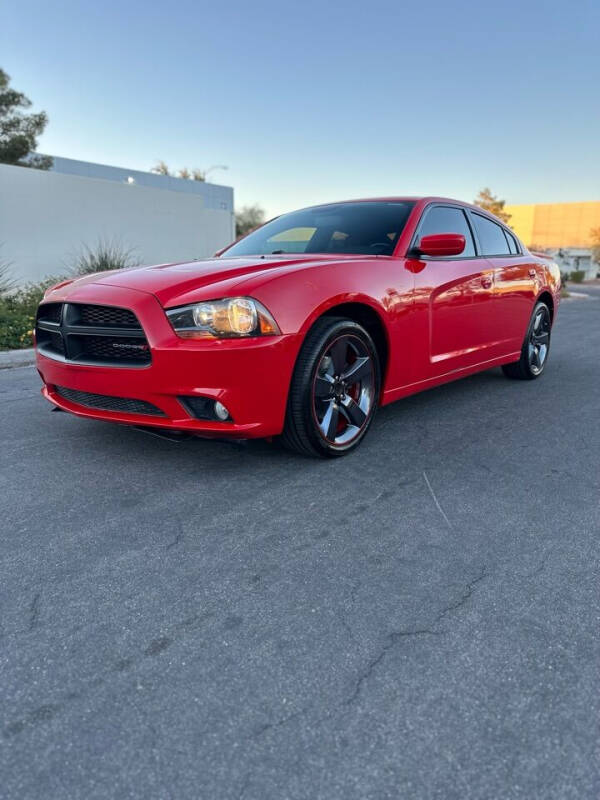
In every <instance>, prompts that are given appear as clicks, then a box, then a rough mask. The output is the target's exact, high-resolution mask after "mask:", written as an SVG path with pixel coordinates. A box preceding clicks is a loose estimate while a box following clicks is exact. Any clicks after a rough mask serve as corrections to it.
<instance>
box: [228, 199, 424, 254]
mask: <svg viewBox="0 0 600 800" xmlns="http://www.w3.org/2000/svg"><path fill="white" fill-rule="evenodd" d="M413 206H414V203H412V202H399V201H398V202H389V203H378V202H373V203H338V204H336V205H328V206H317V207H315V208H306V209H304V210H302V211H293V212H292V213H291V214H284V215H283V216H281V217H278V218H277V219H274V220H272V221H271V222H267V224H266V225H263V226H262V228H259V229H258V230H256V231H254V232H253V233H250V234H249V235H248V236H246V237H245V238H244V239H240V241H239V242H236V243H235V244H234V245H232V246H231V247H230V248H229V249H228V250H226V251H225V252H224V253H223V256H227V257H229V256H247V255H270V254H278V253H342V254H351V255H352V254H355V255H385V256H391V255H392V253H393V252H394V248H395V246H396V243H397V241H398V238H399V236H400V234H401V233H402V231H403V230H404V226H405V225H406V221H407V219H408V215H409V214H410V212H411V210H412V208H413Z"/></svg>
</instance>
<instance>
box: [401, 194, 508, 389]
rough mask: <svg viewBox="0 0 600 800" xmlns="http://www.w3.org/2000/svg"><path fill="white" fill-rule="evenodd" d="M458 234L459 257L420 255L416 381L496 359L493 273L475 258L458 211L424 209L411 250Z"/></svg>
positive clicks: (482, 260) (449, 207) (486, 263)
mask: <svg viewBox="0 0 600 800" xmlns="http://www.w3.org/2000/svg"><path fill="white" fill-rule="evenodd" d="M440 233H460V234H462V235H463V236H464V237H465V249H464V250H463V252H462V253H461V254H460V255H458V256H452V257H447V256H443V257H429V256H419V258H418V264H419V267H418V269H416V268H415V269H413V270H412V271H413V272H414V273H415V312H416V314H415V316H416V322H417V327H418V331H419V334H420V337H421V341H422V342H423V343H424V344H425V343H426V346H422V347H418V348H417V352H418V353H419V354H420V356H419V359H418V362H419V363H417V364H416V365H415V366H416V372H417V374H416V375H415V381H420V380H427V379H429V378H435V377H439V376H442V375H446V374H449V373H452V372H454V371H456V370H460V369H464V368H468V367H472V366H475V365H476V364H481V363H483V362H485V361H486V360H489V359H491V358H493V357H494V355H496V349H497V346H498V339H499V338H501V337H500V331H499V319H498V315H497V313H495V312H496V307H495V304H494V270H493V268H492V266H491V265H490V263H489V261H488V260H487V259H486V258H484V257H483V256H481V255H479V254H478V253H477V249H476V246H475V241H474V237H473V233H472V231H471V226H470V223H469V220H468V219H467V215H466V214H465V211H464V210H463V209H462V208H461V207H460V206H452V205H445V204H437V203H436V204H433V205H431V206H428V207H427V209H426V210H425V212H424V214H423V217H422V218H421V221H420V222H419V225H418V227H417V231H416V234H415V239H414V241H413V246H417V245H418V242H419V240H420V239H421V237H422V236H428V235H430V234H440Z"/></svg>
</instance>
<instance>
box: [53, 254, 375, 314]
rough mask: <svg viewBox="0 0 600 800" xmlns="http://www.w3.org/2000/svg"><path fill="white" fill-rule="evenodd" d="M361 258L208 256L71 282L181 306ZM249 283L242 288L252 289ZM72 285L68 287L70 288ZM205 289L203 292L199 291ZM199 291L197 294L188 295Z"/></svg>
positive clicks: (73, 285) (249, 290)
mask: <svg viewBox="0 0 600 800" xmlns="http://www.w3.org/2000/svg"><path fill="white" fill-rule="evenodd" d="M357 258H362V259H364V256H362V257H360V256H341V257H340V256H339V255H337V254H336V255H335V256H327V255H322V256H321V255H314V254H311V255H310V256H307V255H293V256H290V255H288V256H280V255H277V256H264V257H263V256H237V257H235V258H226V257H222V258H207V259H201V260H198V261H188V262H183V263H177V264H158V265H156V266H151V267H134V268H132V269H124V270H114V271H110V272H100V273H96V274H95V275H89V276H86V277H84V278H79V279H77V280H76V281H74V282H73V283H72V284H71V286H72V287H73V289H75V288H77V287H80V286H82V285H87V284H90V283H96V284H102V285H108V286H118V287H120V288H124V289H135V290H137V291H142V292H148V293H150V294H153V295H155V297H156V298H157V299H158V300H159V302H160V303H161V304H162V305H163V306H174V305H183V304H185V303H186V302H193V301H194V300H195V299H215V298H216V297H218V296H223V295H222V293H230V292H232V291H237V290H236V287H237V286H239V285H241V284H243V283H247V282H248V279H251V278H256V279H257V283H260V282H262V279H264V278H268V277H271V276H272V274H273V273H274V272H276V273H281V272H284V271H288V270H290V269H297V268H306V267H310V266H315V267H316V266H319V265H322V264H323V263H326V262H334V261H340V260H344V261H346V260H348V259H350V260H354V259H357ZM252 285H254V284H252V283H251V282H250V283H249V284H248V285H247V286H245V287H244V291H247V292H251V290H252ZM70 288H71V287H69V289H70ZM203 289H206V291H202V290H203ZM194 293H199V295H200V296H199V297H198V298H196V297H190V295H192V294H194Z"/></svg>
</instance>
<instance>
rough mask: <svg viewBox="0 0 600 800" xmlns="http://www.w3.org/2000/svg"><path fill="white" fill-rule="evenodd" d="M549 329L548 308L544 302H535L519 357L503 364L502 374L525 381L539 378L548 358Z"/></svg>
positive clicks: (550, 323) (550, 326)
mask: <svg viewBox="0 0 600 800" xmlns="http://www.w3.org/2000/svg"><path fill="white" fill-rule="evenodd" d="M551 331H552V320H551V317H550V309H549V308H548V306H547V305H546V304H545V303H541V302H540V303H536V305H535V308H534V309H533V314H532V315H531V321H530V322H529V327H528V329H527V334H526V336H525V341H524V342H523V347H522V348H521V358H520V359H519V360H518V361H515V362H514V363H513V364H505V365H504V366H503V367H502V370H503V372H504V374H505V375H506V376H507V377H509V378H517V379H520V380H525V381H531V380H534V379H535V378H539V376H540V375H541V374H542V372H543V371H544V367H545V366H546V362H547V360H548V353H549V351H550V334H551Z"/></svg>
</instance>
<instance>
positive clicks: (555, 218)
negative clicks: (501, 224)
mask: <svg viewBox="0 0 600 800" xmlns="http://www.w3.org/2000/svg"><path fill="white" fill-rule="evenodd" d="M506 212H507V213H508V214H510V215H511V218H510V221H509V225H510V226H511V227H512V228H513V229H514V231H515V233H516V234H517V235H518V236H519V237H520V238H521V239H522V240H523V242H525V244H526V245H527V247H529V248H530V249H533V250H540V251H544V252H546V253H548V254H550V255H552V257H553V259H554V260H555V261H556V262H557V263H558V265H559V266H560V268H561V270H562V271H563V272H573V271H574V270H583V271H584V272H585V279H586V280H588V279H590V278H595V277H596V274H597V273H598V271H599V270H600V265H599V264H597V263H595V262H593V261H592V253H591V244H592V240H591V230H592V229H593V228H600V202H598V203H540V204H536V205H515V206H506Z"/></svg>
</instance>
